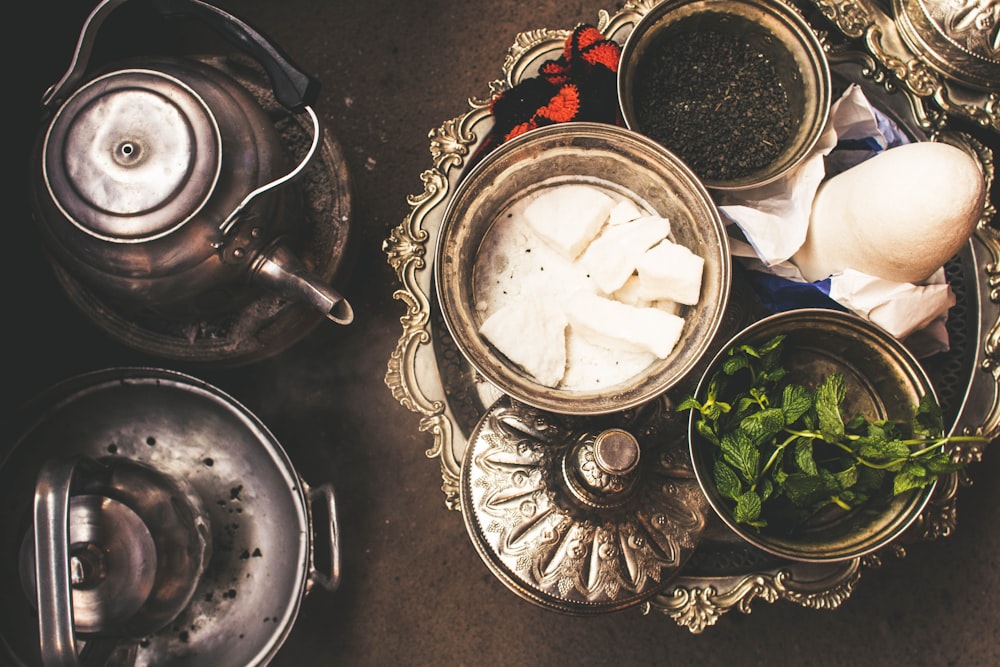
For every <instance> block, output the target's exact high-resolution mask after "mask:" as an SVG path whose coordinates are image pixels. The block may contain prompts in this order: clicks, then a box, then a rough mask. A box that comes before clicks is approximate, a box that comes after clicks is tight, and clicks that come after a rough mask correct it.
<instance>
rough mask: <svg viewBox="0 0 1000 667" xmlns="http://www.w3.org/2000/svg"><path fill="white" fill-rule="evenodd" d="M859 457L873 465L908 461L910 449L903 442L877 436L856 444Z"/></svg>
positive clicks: (862, 438)
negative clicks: (902, 460)
mask: <svg viewBox="0 0 1000 667" xmlns="http://www.w3.org/2000/svg"><path fill="white" fill-rule="evenodd" d="M854 444H855V451H857V453H858V456H860V457H861V458H863V459H866V460H868V461H871V462H873V463H887V462H889V461H895V460H901V459H906V458H907V457H908V456H909V455H910V447H909V446H908V445H907V444H906V443H905V442H903V441H902V440H884V439H882V438H881V437H877V436H874V437H873V436H865V437H861V438H858V439H857V440H855V442H854Z"/></svg>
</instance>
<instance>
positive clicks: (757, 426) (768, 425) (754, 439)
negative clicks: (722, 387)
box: [740, 408, 785, 447]
mask: <svg viewBox="0 0 1000 667" xmlns="http://www.w3.org/2000/svg"><path fill="white" fill-rule="evenodd" d="M784 427H785V413H784V412H782V410H781V409H780V408H768V409H767V410H761V411H760V412H755V413H753V414H751V415H748V416H746V417H744V418H743V419H742V420H741V421H740V430H741V431H743V432H744V433H746V435H747V437H748V438H749V439H750V442H751V443H752V444H753V446H754V447H760V445H761V444H763V443H764V442H766V441H767V440H769V439H771V438H773V437H774V436H775V435H776V434H777V433H778V432H779V431H781V429H783V428H784Z"/></svg>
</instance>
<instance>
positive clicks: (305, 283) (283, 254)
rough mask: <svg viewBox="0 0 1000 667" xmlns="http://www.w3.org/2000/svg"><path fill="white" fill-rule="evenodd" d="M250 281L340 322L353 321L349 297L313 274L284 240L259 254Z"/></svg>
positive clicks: (352, 310)
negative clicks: (305, 304) (306, 304)
mask: <svg viewBox="0 0 1000 667" xmlns="http://www.w3.org/2000/svg"><path fill="white" fill-rule="evenodd" d="M251 280H253V281H255V282H257V283H259V284H262V285H264V286H265V287H267V288H269V289H270V290H272V291H274V292H276V293H277V294H279V295H281V296H283V297H285V298H286V299H289V300H291V301H298V302H303V303H308V304H310V305H311V306H313V307H314V308H316V309H317V310H319V311H321V312H322V313H323V314H324V315H326V317H327V319H329V320H332V321H334V322H336V323H338V324H350V323H351V322H352V321H354V309H353V308H351V304H350V303H348V302H347V299H345V298H344V297H343V296H342V295H341V294H340V293H339V292H337V291H336V290H335V289H333V288H332V287H330V286H328V285H326V284H324V283H323V282H321V281H320V280H319V279H318V278H316V277H315V276H313V275H312V274H311V273H310V272H309V270H308V269H307V268H306V266H305V265H304V264H303V263H302V260H300V259H299V258H298V257H297V256H295V254H294V253H292V251H291V250H290V249H289V248H288V247H287V246H286V245H284V244H283V243H280V242H279V243H274V244H272V245H271V246H270V247H269V248H268V249H266V250H265V251H264V252H262V253H261V254H260V255H259V256H258V257H257V259H256V260H255V261H254V264H253V267H252V268H251Z"/></svg>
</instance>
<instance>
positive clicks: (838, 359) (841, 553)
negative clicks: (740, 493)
mask: <svg viewBox="0 0 1000 667" xmlns="http://www.w3.org/2000/svg"><path fill="white" fill-rule="evenodd" d="M777 334H785V335H786V336H787V337H786V339H785V342H784V346H785V352H784V357H783V363H784V366H785V368H787V369H788V370H789V372H790V376H789V377H790V378H791V379H792V381H793V382H796V383H799V384H802V385H804V386H806V387H815V386H816V385H817V384H818V383H819V381H820V380H821V378H822V377H825V376H826V375H828V374H829V373H831V372H835V371H836V372H840V373H842V374H843V375H844V377H845V381H846V386H847V396H846V398H845V400H844V404H843V406H842V413H843V414H844V415H845V417H846V416H847V415H850V416H853V415H856V414H859V413H860V414H863V415H865V416H866V417H868V418H869V419H887V420H892V421H901V422H907V421H909V420H910V419H911V417H912V410H913V406H915V405H917V404H918V403H919V401H920V399H921V397H922V396H924V395H931V396H934V389H933V386H932V385H931V381H930V379H929V378H928V377H927V375H926V373H925V372H924V370H923V368H922V366H921V365H920V363H919V362H918V361H917V360H916V359H915V358H914V357H913V355H912V354H911V353H910V352H909V351H908V350H907V349H906V348H905V347H903V345H902V344H901V343H900V342H899V341H897V340H896V339H895V338H893V337H892V336H891V335H889V334H888V333H886V332H885V331H884V330H882V329H881V328H879V327H877V326H876V325H874V324H871V323H870V322H868V321H867V320H863V319H861V318H860V317H858V316H856V315H852V314H849V313H844V312H841V311H835V310H825V309H802V310H796V311H788V312H783V313H779V314H777V315H771V316H770V317H766V318H764V319H762V320H759V321H758V322H756V323H754V324H752V325H750V326H749V327H747V328H746V329H744V330H743V331H742V332H740V333H738V334H737V335H736V336H734V337H733V338H732V339H731V340H730V341H729V342H728V343H727V344H725V345H724V346H723V347H722V348H721V350H720V352H719V353H718V354H717V355H716V357H715V358H714V359H713V360H712V362H711V363H710V364H709V365H708V366H707V368H706V371H705V373H704V374H703V376H702V379H701V381H700V383H699V385H698V388H697V390H696V396H697V397H699V399H700V400H704V397H705V396H706V392H707V386H708V383H709V380H710V378H711V377H712V376H713V375H714V374H715V373H716V371H718V370H719V368H720V367H721V365H722V363H723V362H724V361H725V359H726V358H727V352H728V350H730V349H731V348H733V347H736V346H739V345H743V344H749V345H761V344H763V343H764V342H766V341H768V340H770V339H771V338H772V337H773V336H775V335H777ZM697 416H698V415H697V413H696V412H695V411H692V415H691V421H690V423H689V441H690V450H691V459H692V464H693V467H694V471H695V476H696V477H697V479H698V483H699V484H700V485H701V488H702V490H703V491H704V492H705V495H706V496H707V497H708V501H709V504H710V505H711V506H712V508H713V509H714V510H715V512H716V514H718V515H719V517H720V518H721V519H722V520H723V521H724V522H725V523H726V525H728V526H729V528H731V529H732V530H733V531H734V532H735V533H736V534H738V535H739V536H740V537H742V538H743V539H744V540H746V541H747V542H749V543H750V544H752V545H754V546H756V547H758V548H759V549H763V550H764V551H766V552H768V553H771V554H775V555H778V556H782V557H784V558H788V559H790V560H796V561H806V562H835V561H843V560H850V559H852V558H857V557H859V556H863V555H865V554H868V553H871V552H873V551H876V550H878V549H881V548H883V547H885V546H887V545H888V544H890V543H891V542H893V541H895V540H896V539H897V538H899V537H900V536H901V535H902V533H903V532H904V531H905V530H906V529H907V528H908V527H909V526H910V525H911V524H913V522H914V521H915V520H916V519H917V518H918V517H919V515H920V513H921V512H922V511H923V509H924V507H925V506H926V504H927V502H928V501H929V500H930V497H931V495H932V493H933V491H934V485H931V486H928V487H924V488H922V489H916V490H911V491H907V492H904V493H902V494H899V495H896V496H893V497H892V498H891V499H881V498H877V497H872V499H871V500H869V502H868V503H866V504H863V505H861V506H860V507H856V508H854V509H853V510H851V511H846V510H840V509H839V508H836V509H834V510H823V511H821V512H820V513H819V514H818V515H816V516H814V517H813V518H811V519H809V521H807V522H806V523H805V524H804V525H803V526H800V527H799V528H798V529H797V530H796V531H794V532H792V533H790V534H786V533H785V532H783V531H778V530H775V529H774V528H773V527H765V528H760V529H755V528H751V527H748V526H747V525H745V524H741V523H737V522H736V521H735V520H734V519H733V516H732V512H733V505H732V502H731V501H729V500H728V499H726V498H724V497H723V496H722V495H721V494H720V493H719V491H718V489H717V488H716V486H715V482H714V475H713V465H714V460H715V456H714V453H715V451H716V450H717V447H716V446H715V445H713V444H712V443H710V442H709V441H707V440H706V439H704V438H703V437H702V436H700V435H699V434H698V433H697V429H696V427H695V421H696V418H697Z"/></svg>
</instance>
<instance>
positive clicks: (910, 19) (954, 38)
mask: <svg viewBox="0 0 1000 667" xmlns="http://www.w3.org/2000/svg"><path fill="white" fill-rule="evenodd" d="M893 10H894V14H895V19H896V25H897V27H898V29H899V33H900V35H901V36H902V37H903V40H904V41H905V42H906V44H907V46H909V48H910V49H912V50H913V52H914V53H915V54H916V55H917V56H919V57H921V58H922V59H923V60H924V61H925V62H927V64H928V65H930V66H931V67H933V68H934V69H936V70H938V71H939V72H941V73H942V74H944V75H945V76H947V77H949V78H951V79H953V80H954V81H957V82H959V83H962V84H965V85H968V86H971V87H973V88H977V89H981V90H998V89H1000V5H997V3H996V2H986V1H979V2H954V0H893Z"/></svg>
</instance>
